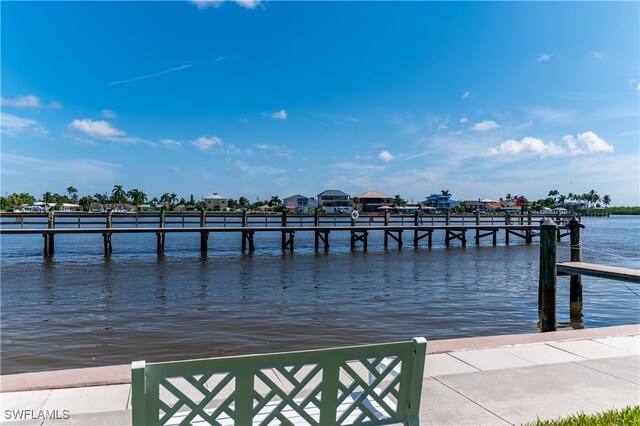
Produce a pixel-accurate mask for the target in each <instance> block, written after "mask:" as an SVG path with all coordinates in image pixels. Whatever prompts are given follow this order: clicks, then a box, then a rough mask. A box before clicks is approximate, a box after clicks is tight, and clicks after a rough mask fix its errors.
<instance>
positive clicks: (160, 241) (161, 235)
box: [156, 209, 165, 254]
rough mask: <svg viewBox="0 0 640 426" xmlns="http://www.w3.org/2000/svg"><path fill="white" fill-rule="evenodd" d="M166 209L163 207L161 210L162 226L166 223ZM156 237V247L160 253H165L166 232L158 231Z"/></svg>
mask: <svg viewBox="0 0 640 426" xmlns="http://www.w3.org/2000/svg"><path fill="white" fill-rule="evenodd" d="M164 215H165V211H164V209H162V210H161V211H160V228H164V224H165V216H164ZM156 237H157V239H158V242H157V245H156V249H157V252H158V254H161V253H164V232H156Z"/></svg>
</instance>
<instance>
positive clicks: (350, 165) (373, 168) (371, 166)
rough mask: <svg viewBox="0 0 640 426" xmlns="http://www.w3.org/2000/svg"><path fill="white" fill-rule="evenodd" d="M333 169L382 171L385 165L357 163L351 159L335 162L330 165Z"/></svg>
mask: <svg viewBox="0 0 640 426" xmlns="http://www.w3.org/2000/svg"><path fill="white" fill-rule="evenodd" d="M330 167H331V168H332V169H338V170H349V171H356V172H380V171H382V170H384V169H385V166H376V165H374V164H357V163H351V162H349V161H345V162H341V163H335V164H332V165H331V166H330Z"/></svg>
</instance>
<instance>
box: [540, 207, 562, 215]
mask: <svg viewBox="0 0 640 426" xmlns="http://www.w3.org/2000/svg"><path fill="white" fill-rule="evenodd" d="M540 213H542V214H546V215H549V216H551V215H554V216H555V215H558V214H567V213H569V212H568V211H567V209H563V208H562V207H556V208H555V209H550V208H548V207H545V208H544V209H542V211H541V212H540Z"/></svg>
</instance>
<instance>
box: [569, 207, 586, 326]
mask: <svg viewBox="0 0 640 426" xmlns="http://www.w3.org/2000/svg"><path fill="white" fill-rule="evenodd" d="M580 228H584V225H583V224H582V223H580V221H579V220H578V219H577V218H576V217H575V216H574V217H573V218H572V219H571V220H570V221H569V238H570V241H571V261H572V262H582V245H581V244H580ZM569 315H570V317H571V318H576V319H579V318H582V275H571V278H570V288H569Z"/></svg>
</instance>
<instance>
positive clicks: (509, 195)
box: [504, 193, 513, 201]
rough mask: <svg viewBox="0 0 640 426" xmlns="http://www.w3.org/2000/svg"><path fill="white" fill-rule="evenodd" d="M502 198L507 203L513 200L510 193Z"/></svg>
mask: <svg viewBox="0 0 640 426" xmlns="http://www.w3.org/2000/svg"><path fill="white" fill-rule="evenodd" d="M504 198H505V199H506V200H508V201H511V200H513V197H512V196H511V194H510V193H509V194H507V195H505V197H504Z"/></svg>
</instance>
